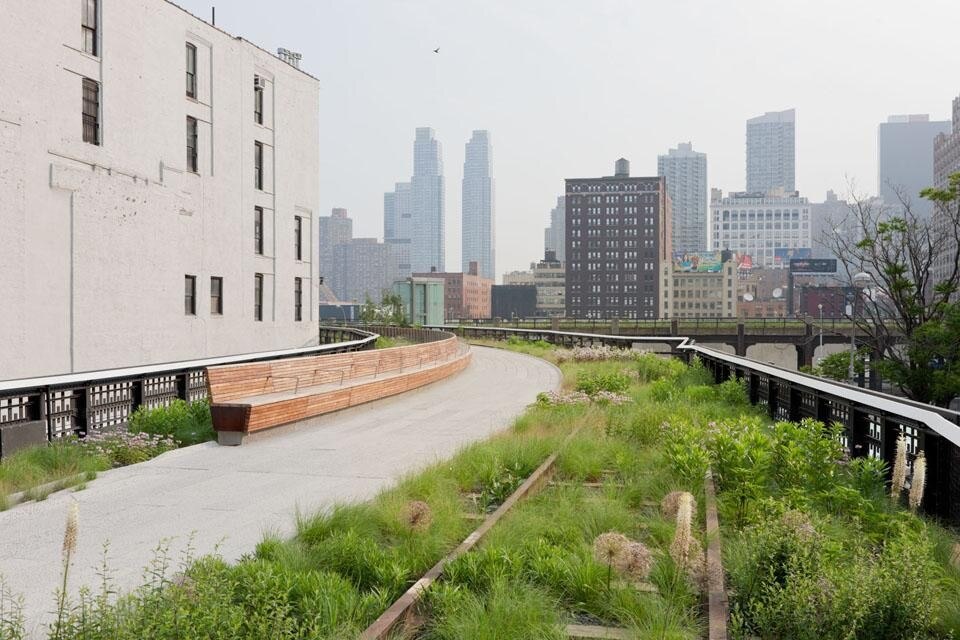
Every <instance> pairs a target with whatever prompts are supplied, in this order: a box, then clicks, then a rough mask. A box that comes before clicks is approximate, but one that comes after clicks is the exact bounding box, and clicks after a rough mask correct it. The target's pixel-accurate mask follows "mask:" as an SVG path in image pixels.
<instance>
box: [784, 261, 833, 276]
mask: <svg viewBox="0 0 960 640" xmlns="http://www.w3.org/2000/svg"><path fill="white" fill-rule="evenodd" d="M836 272H837V261H836V259H835V258H816V259H810V260H798V259H796V258H794V259H793V260H791V261H790V273H836Z"/></svg>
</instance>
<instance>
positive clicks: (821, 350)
mask: <svg viewBox="0 0 960 640" xmlns="http://www.w3.org/2000/svg"><path fill="white" fill-rule="evenodd" d="M817 309H818V310H819V311H820V353H821V355H822V354H823V303H822V302H820V303H817Z"/></svg>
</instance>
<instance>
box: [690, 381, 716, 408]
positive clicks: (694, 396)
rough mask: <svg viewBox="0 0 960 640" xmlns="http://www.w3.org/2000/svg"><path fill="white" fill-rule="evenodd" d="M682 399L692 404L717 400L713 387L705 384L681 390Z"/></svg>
mask: <svg viewBox="0 0 960 640" xmlns="http://www.w3.org/2000/svg"><path fill="white" fill-rule="evenodd" d="M683 397H684V398H685V399H686V400H687V401H688V402H692V403H694V404H702V403H704V402H713V401H714V400H716V399H717V393H716V391H715V390H714V387H713V386H711V385H706V384H695V385H691V386H689V387H687V388H686V389H684V390H683Z"/></svg>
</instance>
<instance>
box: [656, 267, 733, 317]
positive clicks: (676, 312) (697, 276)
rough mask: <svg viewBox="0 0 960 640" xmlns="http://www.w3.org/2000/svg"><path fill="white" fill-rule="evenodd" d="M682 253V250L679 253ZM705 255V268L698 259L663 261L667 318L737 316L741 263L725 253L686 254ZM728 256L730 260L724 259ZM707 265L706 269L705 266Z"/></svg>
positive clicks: (664, 305) (664, 307)
mask: <svg viewBox="0 0 960 640" xmlns="http://www.w3.org/2000/svg"><path fill="white" fill-rule="evenodd" d="M675 255H676V256H678V257H679V256H680V255H681V254H680V252H677V253H676V254H675ZM682 255H683V256H684V257H687V256H689V255H695V256H697V257H703V258H704V259H703V261H701V269H698V268H697V266H696V262H694V263H693V265H694V266H693V268H691V267H690V265H691V262H688V261H684V260H680V259H676V260H673V261H669V262H665V263H664V264H663V267H662V269H663V281H664V283H665V284H666V287H665V288H664V292H663V314H662V317H664V318H735V317H737V284H738V283H737V264H736V262H735V261H734V260H733V259H732V256H730V255H729V254H727V255H723V254H722V252H719V251H718V252H714V253H706V252H705V253H703V254H682ZM724 258H726V260H724ZM704 264H705V265H706V268H703V266H702V265H704Z"/></svg>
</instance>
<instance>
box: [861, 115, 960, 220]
mask: <svg viewBox="0 0 960 640" xmlns="http://www.w3.org/2000/svg"><path fill="white" fill-rule="evenodd" d="M949 133H950V122H949V121H947V120H942V121H941V120H936V121H931V120H930V116H929V115H927V114H925V113H923V114H914V115H907V116H890V117H889V118H887V121H886V122H884V123H881V124H880V126H879V127H878V128H877V193H878V194H879V195H880V197H881V198H882V199H883V202H884V204H887V205H892V206H898V205H900V197H899V196H898V195H897V191H898V190H899V191H900V192H901V193H902V195H903V196H904V197H905V198H906V199H907V201H908V202H909V203H910V209H911V211H913V212H914V213H916V214H918V215H920V216H921V217H929V216H930V215H931V214H932V213H933V203H932V202H930V201H929V200H926V199H924V198H921V197H920V191H921V190H922V189H926V188H927V187H932V186H933V184H934V176H933V164H934V158H933V144H934V142H933V141H934V139H935V138H936V137H937V136H939V135H941V134H949Z"/></svg>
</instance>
